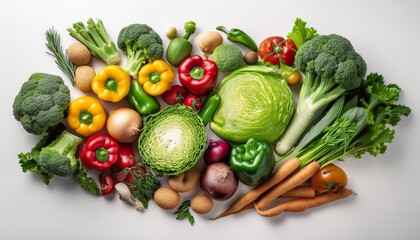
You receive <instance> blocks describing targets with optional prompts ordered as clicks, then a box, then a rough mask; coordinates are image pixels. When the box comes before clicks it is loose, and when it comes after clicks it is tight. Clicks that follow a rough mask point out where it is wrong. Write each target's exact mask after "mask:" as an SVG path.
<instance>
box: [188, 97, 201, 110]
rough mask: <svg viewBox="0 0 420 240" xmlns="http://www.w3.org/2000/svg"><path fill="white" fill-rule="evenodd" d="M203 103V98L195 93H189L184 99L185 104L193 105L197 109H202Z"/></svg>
mask: <svg viewBox="0 0 420 240" xmlns="http://www.w3.org/2000/svg"><path fill="white" fill-rule="evenodd" d="M202 104H203V102H202V101H201V98H200V97H198V96H196V95H194V94H188V95H187V97H186V98H185V100H184V105H185V106H189V107H192V108H193V109H194V110H195V111H198V110H200V108H201V105H202Z"/></svg>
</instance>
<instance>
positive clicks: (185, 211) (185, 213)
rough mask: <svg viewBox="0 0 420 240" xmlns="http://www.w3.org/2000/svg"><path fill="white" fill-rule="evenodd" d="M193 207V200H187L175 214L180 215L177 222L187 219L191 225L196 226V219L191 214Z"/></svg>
mask: <svg viewBox="0 0 420 240" xmlns="http://www.w3.org/2000/svg"><path fill="white" fill-rule="evenodd" d="M190 207H191V200H187V201H185V202H183V203H182V204H181V206H179V208H178V210H177V211H176V212H175V213H174V214H178V215H177V216H176V219H177V220H182V219H185V218H187V219H188V221H189V222H190V224H191V225H193V224H194V217H193V216H192V215H191V213H190Z"/></svg>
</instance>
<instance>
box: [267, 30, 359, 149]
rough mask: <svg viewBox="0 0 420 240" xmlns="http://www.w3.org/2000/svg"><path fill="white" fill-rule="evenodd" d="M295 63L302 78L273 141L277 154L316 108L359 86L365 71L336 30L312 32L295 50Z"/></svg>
mask: <svg viewBox="0 0 420 240" xmlns="http://www.w3.org/2000/svg"><path fill="white" fill-rule="evenodd" d="M302 32H303V33H302V34H306V33H305V32H304V31H302ZM309 32H311V31H309ZM312 35H313V34H312ZM295 67H296V69H297V70H299V71H300V72H301V73H303V75H304V77H305V78H304V82H303V85H302V88H301V90H300V93H299V102H298V106H297V109H296V112H295V114H294V116H293V118H292V120H291V122H290V123H289V126H288V127H287V129H286V131H285V133H284V134H283V135H282V136H281V138H280V139H279V140H278V142H277V143H276V147H275V150H276V152H277V153H278V154H279V155H284V154H286V153H287V152H288V151H289V150H290V149H291V148H292V147H293V146H294V145H295V144H296V143H297V141H298V140H299V139H300V137H301V136H302V134H303V133H304V131H305V130H306V128H307V127H308V125H309V124H310V123H311V121H312V120H313V118H314V116H315V114H316V112H317V111H318V110H320V109H321V108H322V107H324V106H326V105H327V104H328V103H330V102H332V101H334V100H336V99H337V98H339V97H340V96H342V95H343V94H344V93H346V92H347V91H350V90H353V89H356V88H358V87H360V85H361V84H362V81H363V78H364V77H365V74H366V63H365V61H364V60H363V58H362V57H361V56H360V55H359V54H358V53H357V52H355V50H354V48H353V46H352V44H351V42H350V41H349V40H348V39H346V38H345V37H342V36H339V35H336V34H330V35H320V36H316V37H314V38H312V39H310V40H309V41H306V42H305V43H303V45H302V46H301V47H300V48H298V51H297V53H296V57H295Z"/></svg>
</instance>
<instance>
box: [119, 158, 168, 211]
mask: <svg viewBox="0 0 420 240" xmlns="http://www.w3.org/2000/svg"><path fill="white" fill-rule="evenodd" d="M145 166H146V165H145V164H144V163H143V162H142V160H141V159H137V164H136V165H134V166H133V167H131V168H126V169H124V170H123V171H125V172H126V173H127V174H128V173H130V174H131V175H132V176H133V184H130V183H128V184H127V186H128V187H129V188H130V189H131V193H132V194H133V196H134V197H135V198H137V199H138V200H139V201H140V202H141V203H142V204H143V206H144V208H147V207H148V205H149V201H150V200H153V198H154V195H155V192H156V190H158V189H159V188H160V186H161V184H160V182H159V180H158V179H157V178H158V177H159V175H158V174H156V173H155V172H153V171H152V170H150V169H149V168H147V167H145ZM142 167H145V168H146V172H144V171H143V169H142Z"/></svg>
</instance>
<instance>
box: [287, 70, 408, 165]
mask: <svg viewBox="0 0 420 240" xmlns="http://www.w3.org/2000/svg"><path fill="white" fill-rule="evenodd" d="M400 90H401V89H400V88H399V87H398V86H397V85H395V84H388V85H385V84H384V81H383V77H382V76H381V75H379V74H376V73H371V74H369V75H368V77H367V80H366V81H364V82H363V84H362V86H361V87H360V89H359V93H358V96H356V97H358V98H359V99H360V101H359V104H357V98H356V97H353V98H351V99H350V100H349V101H347V103H345V104H344V107H343V108H342V109H343V110H341V111H340V110H339V109H340V108H335V106H338V105H342V103H338V102H339V101H340V102H341V101H342V99H343V97H342V98H340V99H339V100H338V101H336V102H335V103H334V105H333V106H332V107H331V108H330V110H329V111H328V113H327V114H326V115H325V116H324V117H323V118H322V119H321V121H320V122H319V123H320V124H316V125H315V126H314V127H313V128H312V129H311V130H310V131H309V132H308V133H307V134H306V135H305V136H304V137H303V138H302V140H301V142H300V143H299V145H298V146H297V147H296V149H295V150H292V151H291V152H289V153H288V154H287V155H286V156H285V157H284V158H282V159H281V160H283V159H289V158H292V157H298V158H299V159H300V160H301V167H302V166H305V165H306V164H308V163H310V162H312V161H318V162H320V163H321V167H324V166H326V165H328V164H330V163H332V162H334V161H336V160H341V159H345V158H348V157H356V158H360V157H361V156H362V155H363V154H365V153H369V154H371V155H372V156H377V155H378V154H383V153H385V151H386V148H387V146H386V144H387V143H391V142H392V140H393V138H394V134H395V131H394V130H392V129H391V128H390V127H389V126H395V125H397V123H398V122H399V121H400V120H401V116H408V115H409V114H410V112H411V109H410V108H408V107H406V106H403V105H396V104H395V102H396V101H397V100H398V99H399V95H400ZM357 105H359V106H357ZM334 111H338V112H339V117H338V118H337V119H336V120H334V121H333V122H332V123H331V124H330V125H328V126H326V125H325V124H321V122H324V123H326V122H329V120H330V119H331V117H332V116H333V115H331V114H330V113H333V112H334ZM341 112H342V113H341ZM322 128H324V129H323V131H322V133H320V134H319V132H320V130H321V129H322ZM306 139H311V141H306Z"/></svg>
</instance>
